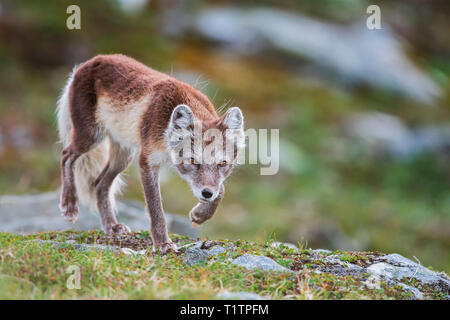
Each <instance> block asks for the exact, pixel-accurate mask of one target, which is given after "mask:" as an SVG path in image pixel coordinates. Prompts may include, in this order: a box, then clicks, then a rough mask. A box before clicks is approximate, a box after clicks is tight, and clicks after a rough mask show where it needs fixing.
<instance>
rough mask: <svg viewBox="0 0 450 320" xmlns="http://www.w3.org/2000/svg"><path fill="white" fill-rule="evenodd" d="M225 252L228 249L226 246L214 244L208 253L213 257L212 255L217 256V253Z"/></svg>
mask: <svg viewBox="0 0 450 320" xmlns="http://www.w3.org/2000/svg"><path fill="white" fill-rule="evenodd" d="M224 252H227V249H225V248H224V247H222V246H214V247H212V248H210V249H209V250H208V251H207V254H208V256H209V257H211V256H216V255H218V254H221V253H224Z"/></svg>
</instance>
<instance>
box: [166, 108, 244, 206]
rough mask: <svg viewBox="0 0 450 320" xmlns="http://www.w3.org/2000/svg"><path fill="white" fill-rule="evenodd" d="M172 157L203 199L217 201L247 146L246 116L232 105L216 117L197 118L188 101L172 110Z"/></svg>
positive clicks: (197, 194)
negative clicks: (245, 132)
mask: <svg viewBox="0 0 450 320" xmlns="http://www.w3.org/2000/svg"><path fill="white" fill-rule="evenodd" d="M166 134H167V138H168V146H169V152H170V157H171V160H172V163H173V164H174V166H175V168H176V170H177V171H178V173H179V174H180V176H181V178H183V179H184V180H185V181H187V183H188V184H189V185H190V187H191V189H192V191H193V193H194V195H195V196H196V197H197V198H198V199H199V200H200V202H212V201H214V200H215V199H216V198H217V196H218V195H219V193H220V192H221V190H222V184H223V182H224V181H225V179H226V178H227V177H228V176H229V175H230V174H231V171H232V170H233V167H234V166H235V165H236V164H237V158H238V155H239V153H240V151H241V150H242V149H243V148H244V147H245V135H244V116H243V115H242V111H241V109H239V108H238V107H233V108H230V109H228V111H227V112H226V113H225V114H224V115H223V116H222V117H220V118H219V119H217V120H208V121H202V120H200V119H197V118H196V117H195V116H194V114H193V112H192V110H191V109H190V108H189V106H187V105H178V106H177V107H176V108H175V109H174V110H173V112H172V115H171V118H170V122H169V125H168V129H167V132H166Z"/></svg>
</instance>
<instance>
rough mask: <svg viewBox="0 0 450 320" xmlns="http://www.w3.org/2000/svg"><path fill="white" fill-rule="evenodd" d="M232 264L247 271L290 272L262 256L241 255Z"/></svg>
mask: <svg viewBox="0 0 450 320" xmlns="http://www.w3.org/2000/svg"><path fill="white" fill-rule="evenodd" d="M231 263H232V264H236V265H239V266H242V267H245V268H247V269H261V270H264V271H283V272H292V271H291V270H289V269H286V268H285V267H283V266H281V265H280V264H278V263H276V262H275V261H273V260H272V259H270V258H268V257H264V256H255V255H251V254H243V255H242V256H239V257H237V258H236V259H234V260H233V261H232V262H231Z"/></svg>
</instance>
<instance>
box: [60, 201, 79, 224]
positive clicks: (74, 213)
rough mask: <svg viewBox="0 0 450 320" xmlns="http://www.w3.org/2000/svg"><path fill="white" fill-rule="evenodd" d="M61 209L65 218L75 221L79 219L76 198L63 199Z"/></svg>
mask: <svg viewBox="0 0 450 320" xmlns="http://www.w3.org/2000/svg"><path fill="white" fill-rule="evenodd" d="M59 210H60V211H61V215H62V216H63V218H64V220H66V221H70V222H72V223H75V221H77V219H78V203H77V201H76V199H75V200H72V201H61V203H60V204H59Z"/></svg>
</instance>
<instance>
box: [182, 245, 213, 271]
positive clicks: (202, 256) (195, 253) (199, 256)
mask: <svg viewBox="0 0 450 320" xmlns="http://www.w3.org/2000/svg"><path fill="white" fill-rule="evenodd" d="M206 259H208V254H207V253H206V250H202V249H200V248H198V247H195V246H194V247H190V248H188V249H187V250H186V252H185V253H184V256H183V261H184V262H185V263H186V264H187V265H188V266H193V265H195V264H197V263H199V262H201V261H205V260H206Z"/></svg>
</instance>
